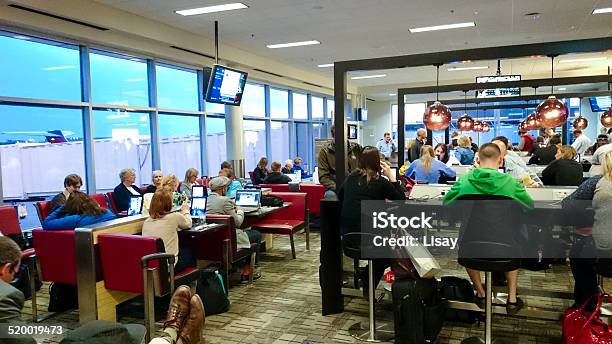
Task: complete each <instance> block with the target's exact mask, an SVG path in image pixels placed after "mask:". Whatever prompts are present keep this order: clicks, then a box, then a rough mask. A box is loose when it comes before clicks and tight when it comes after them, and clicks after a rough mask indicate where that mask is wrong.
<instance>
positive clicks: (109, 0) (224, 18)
mask: <svg viewBox="0 0 612 344" xmlns="http://www.w3.org/2000/svg"><path fill="white" fill-rule="evenodd" d="M96 1H98V2H100V3H104V4H107V5H110V6H113V7H117V8H119V9H122V10H125V11H128V12H132V13H135V14H138V15H141V16H144V17H147V18H150V19H153V20H157V21H160V22H163V23H166V24H169V25H172V26H175V27H178V28H181V29H184V30H188V31H191V32H194V33H198V34H201V35H203V36H206V37H209V38H212V37H213V32H214V31H213V30H214V24H213V23H214V21H215V20H219V22H220V40H221V41H222V42H223V43H225V44H228V45H232V46H235V47H240V48H242V49H245V50H248V51H250V52H252V53H255V54H258V55H260V56H264V57H267V58H270V59H274V60H277V61H282V62H284V63H287V64H290V65H292V66H295V67H298V68H301V69H303V70H308V71H314V72H318V73H322V74H324V75H328V76H331V75H332V70H333V68H318V67H317V64H323V63H331V62H334V61H343V60H354V59H362V58H373V57H381V56H393V55H405V54H416V53H426V52H437V51H446V50H457V49H467V48H478V47H489V46H501V45H512V44H525V43H539V42H549V41H562V40H573V39H584V38H594V37H606V36H611V35H612V14H601V15H591V12H592V10H593V9H595V8H601V7H612V0H446V1H444V0H173V1H167V0H96ZM233 1H241V2H243V3H245V4H246V5H248V6H249V8H248V9H244V10H237V11H230V12H222V13H214V14H203V15H197V16H191V17H183V16H181V15H178V14H176V13H174V11H175V10H182V9H190V8H196V7H203V6H209V5H216V4H223V3H228V2H233ZM531 12H538V13H540V15H539V16H538V18H535V19H534V17H533V16H525V14H527V13H531ZM466 21H474V22H475V23H476V27H471V28H463V29H456V30H445V31H434V32H425V33H415V34H412V33H410V32H409V31H408V29H409V28H413V27H422V26H431V25H441V24H450V23H458V22H466ZM313 39H316V40H319V41H320V42H321V44H320V45H316V46H307V47H296V48H288V49H268V48H266V45H267V44H273V43H286V42H294V41H304V40H313ZM209 53H212V52H209ZM220 54H221V56H223V51H222V50H221V51H220ZM595 55H598V56H602V55H601V54H595ZM604 56H606V57H607V60H604V61H597V62H588V63H577V64H558V63H556V64H555V70H556V72H555V75H557V76H576V75H597V74H605V73H606V72H607V66H608V65H610V64H611V63H612V53H611V52H610V51H608V52H607V53H606V54H605V55H604ZM559 59H563V57H559ZM466 65H467V64H466ZM471 65H488V66H489V69H486V70H475V71H462V72H448V71H446V69H447V68H449V66H443V67H442V68H441V73H440V80H441V81H440V83H441V84H445V83H451V82H452V83H456V82H473V81H474V78H475V76H477V75H494V74H495V71H496V68H497V66H496V61H486V62H473V63H472V64H471ZM454 66H457V65H454ZM454 66H453V67H454ZM368 74H369V73H368ZM385 74H387V77H386V78H381V79H367V80H354V81H351V82H353V83H354V84H355V85H357V86H358V87H361V88H363V89H362V91H363V93H366V94H368V95H369V96H373V97H375V98H380V97H382V96H383V95H385V94H386V97H388V98H389V99H390V97H389V96H388V93H389V92H392V91H393V90H394V89H397V87H398V86H403V87H407V86H417V85H431V84H432V83H435V69H434V67H420V68H409V69H403V70H393V71H385ZM502 74H521V75H522V76H523V79H530V78H541V77H548V76H549V75H550V60H549V59H547V58H532V59H529V58H527V59H515V60H512V61H503V62H502Z"/></svg>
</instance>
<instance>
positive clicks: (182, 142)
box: [143, 114, 202, 184]
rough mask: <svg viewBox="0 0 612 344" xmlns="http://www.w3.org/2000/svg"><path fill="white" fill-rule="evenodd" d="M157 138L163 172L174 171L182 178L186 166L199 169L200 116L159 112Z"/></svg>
mask: <svg viewBox="0 0 612 344" xmlns="http://www.w3.org/2000/svg"><path fill="white" fill-rule="evenodd" d="M159 138H160V147H159V148H160V156H161V169H162V172H163V173H164V174H167V173H174V175H176V176H177V177H179V178H182V176H184V175H185V171H187V169H188V168H191V167H193V168H195V169H197V170H198V171H199V170H200V169H201V168H200V167H201V166H202V164H201V161H202V160H201V158H200V117H198V116H180V115H165V114H164V115H162V114H160V115H159ZM143 183H147V184H148V183H150V182H148V181H147V180H144V181H143Z"/></svg>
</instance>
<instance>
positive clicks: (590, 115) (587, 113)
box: [580, 97, 603, 141]
mask: <svg viewBox="0 0 612 344" xmlns="http://www.w3.org/2000/svg"><path fill="white" fill-rule="evenodd" d="M580 111H581V114H582V117H584V118H586V119H587V120H588V121H589V126H588V127H587V128H586V129H584V130H583V132H584V134H586V136H587V137H588V138H590V139H591V140H592V141H594V140H596V139H597V135H599V129H601V128H603V126H602V125H601V122H600V121H599V118H600V117H601V113H598V112H592V111H591V104H590V103H589V98H587V97H585V98H581V100H580Z"/></svg>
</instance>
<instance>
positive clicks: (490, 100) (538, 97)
mask: <svg viewBox="0 0 612 344" xmlns="http://www.w3.org/2000/svg"><path fill="white" fill-rule="evenodd" d="M398 92H399V90H398ZM609 94H610V92H609V91H593V92H576V93H555V94H554V96H555V97H557V98H582V97H600V96H607V95H609ZM548 96H550V93H542V94H537V95H530V96H518V97H499V98H468V99H460V98H457V99H441V100H440V101H441V102H442V103H444V105H452V104H465V103H466V102H467V103H468V104H480V103H501V102H507V101H530V100H540V101H541V100H545V99H546V98H548ZM427 104H433V101H428V103H427Z"/></svg>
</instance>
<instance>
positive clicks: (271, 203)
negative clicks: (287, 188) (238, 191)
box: [261, 195, 283, 207]
mask: <svg viewBox="0 0 612 344" xmlns="http://www.w3.org/2000/svg"><path fill="white" fill-rule="evenodd" d="M261 206H262V207H282V206H283V199H282V198H280V197H278V196H272V195H261Z"/></svg>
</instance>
